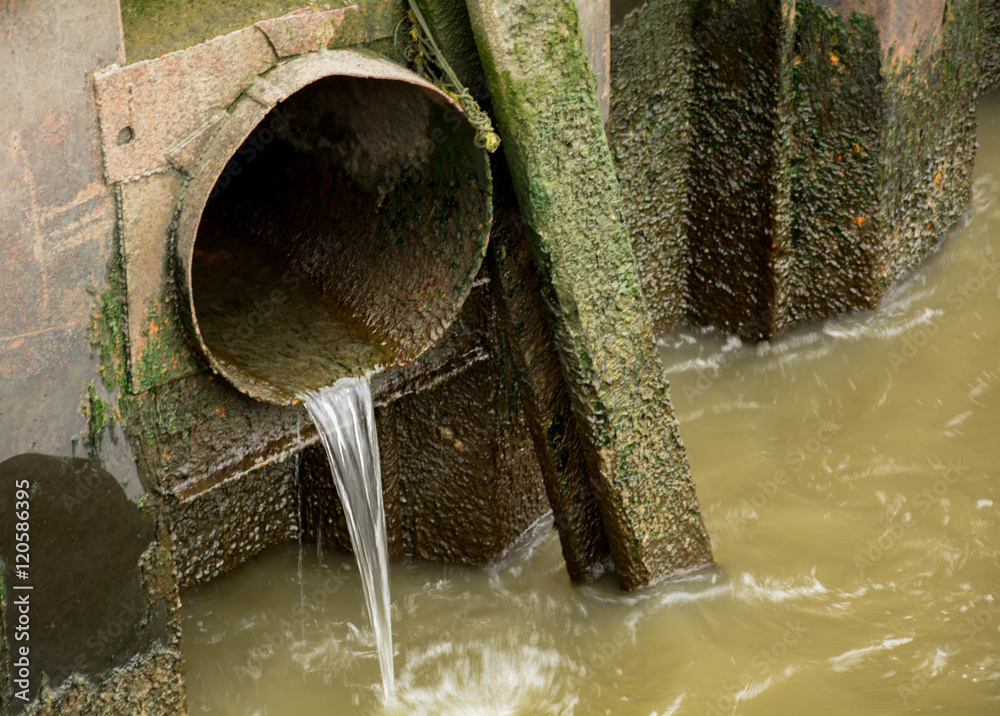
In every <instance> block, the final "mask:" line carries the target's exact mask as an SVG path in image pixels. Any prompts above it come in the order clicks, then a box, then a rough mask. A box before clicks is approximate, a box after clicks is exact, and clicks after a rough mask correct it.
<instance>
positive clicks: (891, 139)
mask: <svg viewBox="0 0 1000 716" xmlns="http://www.w3.org/2000/svg"><path fill="white" fill-rule="evenodd" d="M976 11H977V3H976V0H949V2H948V3H947V4H946V6H945V14H944V19H943V27H942V28H941V34H940V39H938V37H937V36H936V35H934V34H931V35H930V36H929V37H928V38H927V39H925V40H924V41H923V42H922V43H920V44H919V45H918V46H917V47H916V49H915V50H914V51H913V52H912V54H911V55H908V56H901V55H898V54H894V53H893V52H892V48H890V49H889V50H888V51H887V52H886V53H885V57H884V59H883V70H882V75H883V82H884V90H883V110H882V111H883V113H884V115H883V116H884V121H883V125H882V127H881V137H880V145H881V156H880V157H879V179H878V183H879V199H878V201H879V206H878V222H879V241H878V244H879V253H878V257H877V266H878V269H877V271H876V276H875V279H876V282H877V291H878V295H879V296H881V295H883V294H884V293H885V292H886V291H888V290H889V288H891V286H892V285H894V284H895V283H896V282H897V281H898V280H899V279H900V278H902V277H903V276H905V275H906V274H907V273H908V272H909V271H911V270H912V269H913V268H914V267H915V266H916V265H917V264H918V263H919V262H920V261H921V260H922V259H923V258H924V257H925V256H926V255H927V252H928V251H929V250H930V249H931V248H933V246H934V245H935V244H937V242H938V241H939V240H940V239H941V237H942V236H943V235H944V233H945V232H946V231H948V230H949V229H951V228H952V227H953V226H954V225H955V223H956V222H957V221H958V219H959V218H960V217H961V215H962V213H963V212H964V211H965V209H966V207H967V206H968V202H969V200H970V198H971V195H972V168H973V163H974V161H975V140H976V94H977V90H978V84H979V72H978V68H977V62H976V61H977V58H978V51H979V45H978V34H977V27H978V25H977V14H976Z"/></svg>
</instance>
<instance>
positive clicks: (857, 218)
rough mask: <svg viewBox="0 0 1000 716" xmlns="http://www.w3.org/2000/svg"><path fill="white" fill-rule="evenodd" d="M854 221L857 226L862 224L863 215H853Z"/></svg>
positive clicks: (863, 220)
mask: <svg viewBox="0 0 1000 716" xmlns="http://www.w3.org/2000/svg"><path fill="white" fill-rule="evenodd" d="M854 223H855V224H857V225H858V226H862V225H864V223H865V217H863V216H855V217H854Z"/></svg>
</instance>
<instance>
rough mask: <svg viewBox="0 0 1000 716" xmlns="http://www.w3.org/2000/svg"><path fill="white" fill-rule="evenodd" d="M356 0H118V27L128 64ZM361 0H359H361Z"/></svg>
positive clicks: (344, 5)
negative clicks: (301, 11)
mask: <svg viewBox="0 0 1000 716" xmlns="http://www.w3.org/2000/svg"><path fill="white" fill-rule="evenodd" d="M356 2H357V0H326V1H325V2H312V3H310V2H308V1H307V0H210V1H209V2H205V1H204V0H122V2H121V7H122V27H123V29H124V32H125V55H126V59H127V60H128V62H130V63H132V62H138V61H140V60H148V59H150V58H153V57H159V56H160V55H163V54H166V53H168V52H174V51H176V50H182V49H184V48H185V47H190V46H191V45H197V44H198V43H199V42H204V41H205V40H210V39H212V38H213V37H216V36H218V35H225V34H226V33H229V32H233V31H235V30H240V29H242V28H244V27H246V26H247V25H253V24H254V23H255V22H259V21H260V20H267V19H269V18H272V17H279V16H281V15H284V14H286V13H288V12H291V11H293V10H298V9H301V8H302V7H305V6H306V5H312V8H313V10H314V11H316V12H320V11H323V10H331V9H334V8H340V7H346V6H348V5H354V4H356ZM362 2H363V0H362Z"/></svg>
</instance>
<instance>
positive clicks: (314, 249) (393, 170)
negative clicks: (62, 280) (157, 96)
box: [191, 76, 490, 403]
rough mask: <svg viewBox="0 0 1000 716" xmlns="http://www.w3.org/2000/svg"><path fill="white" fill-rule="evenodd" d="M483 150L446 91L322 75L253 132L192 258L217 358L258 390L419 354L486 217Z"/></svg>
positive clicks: (474, 258) (290, 388)
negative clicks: (477, 146)
mask: <svg viewBox="0 0 1000 716" xmlns="http://www.w3.org/2000/svg"><path fill="white" fill-rule="evenodd" d="M485 166H486V165H485V160H484V157H483V155H482V153H481V151H480V150H477V149H475V147H474V145H473V135H472V130H471V128H470V127H469V126H468V123H467V122H466V121H465V120H464V119H463V118H462V117H461V116H460V115H459V114H458V113H457V112H456V111H455V110H454V109H453V108H452V106H451V105H450V104H448V103H447V102H446V101H445V100H444V99H443V97H441V96H440V95H437V94H436V93H434V92H432V91H430V90H428V89H426V88H424V87H420V86H416V85H412V84H409V83H406V82H401V81H395V80H391V81H390V80H377V79H370V78H358V77H339V76H337V77H328V78H325V79H323V80H320V81H318V82H315V83H313V84H311V85H309V86H307V87H305V88H304V89H302V90H301V91H299V92H297V93H296V94H294V95H293V96H291V97H290V98H289V99H288V100H286V101H285V102H283V103H281V104H279V105H278V106H277V107H275V108H274V110H272V112H271V113H269V114H268V115H267V117H265V119H264V120H263V121H262V122H261V123H260V124H259V125H258V126H257V128H256V129H255V130H254V132H252V133H251V134H250V136H249V137H248V138H247V140H246V141H245V142H244V143H243V145H242V146H241V147H240V148H239V149H238V150H237V151H236V153H235V154H234V155H233V159H232V161H231V162H230V163H229V164H228V165H227V168H226V170H225V171H224V172H223V173H222V175H221V176H220V177H219V179H218V181H217V182H216V185H215V188H214V189H213V190H212V193H211V195H210V197H209V200H208V202H207V203H206V205H205V209H204V213H203V215H202V220H201V224H200V226H199V229H198V235H197V238H196V241H195V245H194V255H193V257H192V262H191V287H192V292H193V305H194V312H195V322H196V324H197V326H198V331H199V333H200V337H201V340H202V343H203V345H204V347H205V349H206V352H207V353H208V354H209V357H210V359H211V360H212V361H213V363H214V364H215V366H216V368H217V369H219V370H220V372H222V373H223V374H224V375H226V377H227V378H229V379H230V381H232V382H233V383H235V384H236V386H237V387H239V388H240V389H242V390H244V391H245V392H247V393H248V394H250V395H253V396H254V397H258V398H261V399H264V400H269V401H271V402H279V403H287V402H290V401H291V400H292V399H293V398H295V397H297V396H298V395H301V394H302V393H303V392H304V391H305V390H314V389H317V388H319V387H322V386H324V385H329V384H330V383H332V382H334V381H335V380H336V379H338V378H341V377H344V376H348V375H359V374H363V373H366V372H369V371H371V370H372V369H375V368H377V367H380V366H381V367H384V366H388V365H393V364H399V363H402V362H405V361H408V360H412V359H413V358H415V357H416V356H418V355H419V354H420V353H422V352H423V351H424V350H426V349H427V348H428V347H430V345H432V344H433V343H434V341H436V340H437V338H439V337H440V336H441V335H442V334H443V332H444V330H445V329H446V328H447V326H448V325H449V324H450V323H451V321H452V319H453V318H454V317H455V316H456V315H457V313H458V310H459V309H460V308H461V304H462V301H463V300H464V299H465V296H466V295H467V293H468V289H469V286H470V285H471V279H472V278H473V277H474V275H475V272H476V270H477V269H478V267H479V263H480V262H481V260H482V252H483V244H484V241H485V237H486V233H487V231H488V224H489V213H490V208H489V185H488V178H487V174H486V168H485Z"/></svg>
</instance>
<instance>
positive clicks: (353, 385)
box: [303, 378, 396, 702]
mask: <svg viewBox="0 0 1000 716" xmlns="http://www.w3.org/2000/svg"><path fill="white" fill-rule="evenodd" d="M303 399H304V402H305V405H306V410H308V411H309V415H310V416H311V417H312V419H313V422H314V423H316V429H317V430H318V431H319V434H320V437H322V438H323V445H325V446H326V454H327V456H328V457H329V458H330V469H331V471H332V472H333V479H334V481H335V482H336V485H337V493H338V494H339V495H340V501H341V503H342V504H343V506H344V513H345V514H346V516H347V529H348V531H349V532H350V535H351V544H352V545H353V546H354V554H355V555H356V557H357V560H358V567H360V569H361V580H362V586H363V587H364V592H365V601H366V602H367V604H368V613H369V615H370V616H371V620H372V627H373V628H374V630H375V642H376V645H377V646H378V657H379V666H380V667H381V669H382V692H383V696H384V697H385V700H386V701H387V702H388V701H392V700H394V699H395V694H396V689H395V683H394V676H393V665H392V624H391V622H390V618H389V549H388V540H387V538H386V532H385V510H384V508H383V506H382V470H381V467H380V464H379V455H378V437H377V436H376V434H375V411H374V408H373V407H372V394H371V387H370V386H369V384H368V379H367V378H343V379H341V380H338V381H337V382H336V383H334V384H333V385H331V386H328V387H326V388H323V389H322V390H319V391H317V392H314V393H313V392H310V393H307V394H306V395H305V396H303Z"/></svg>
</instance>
